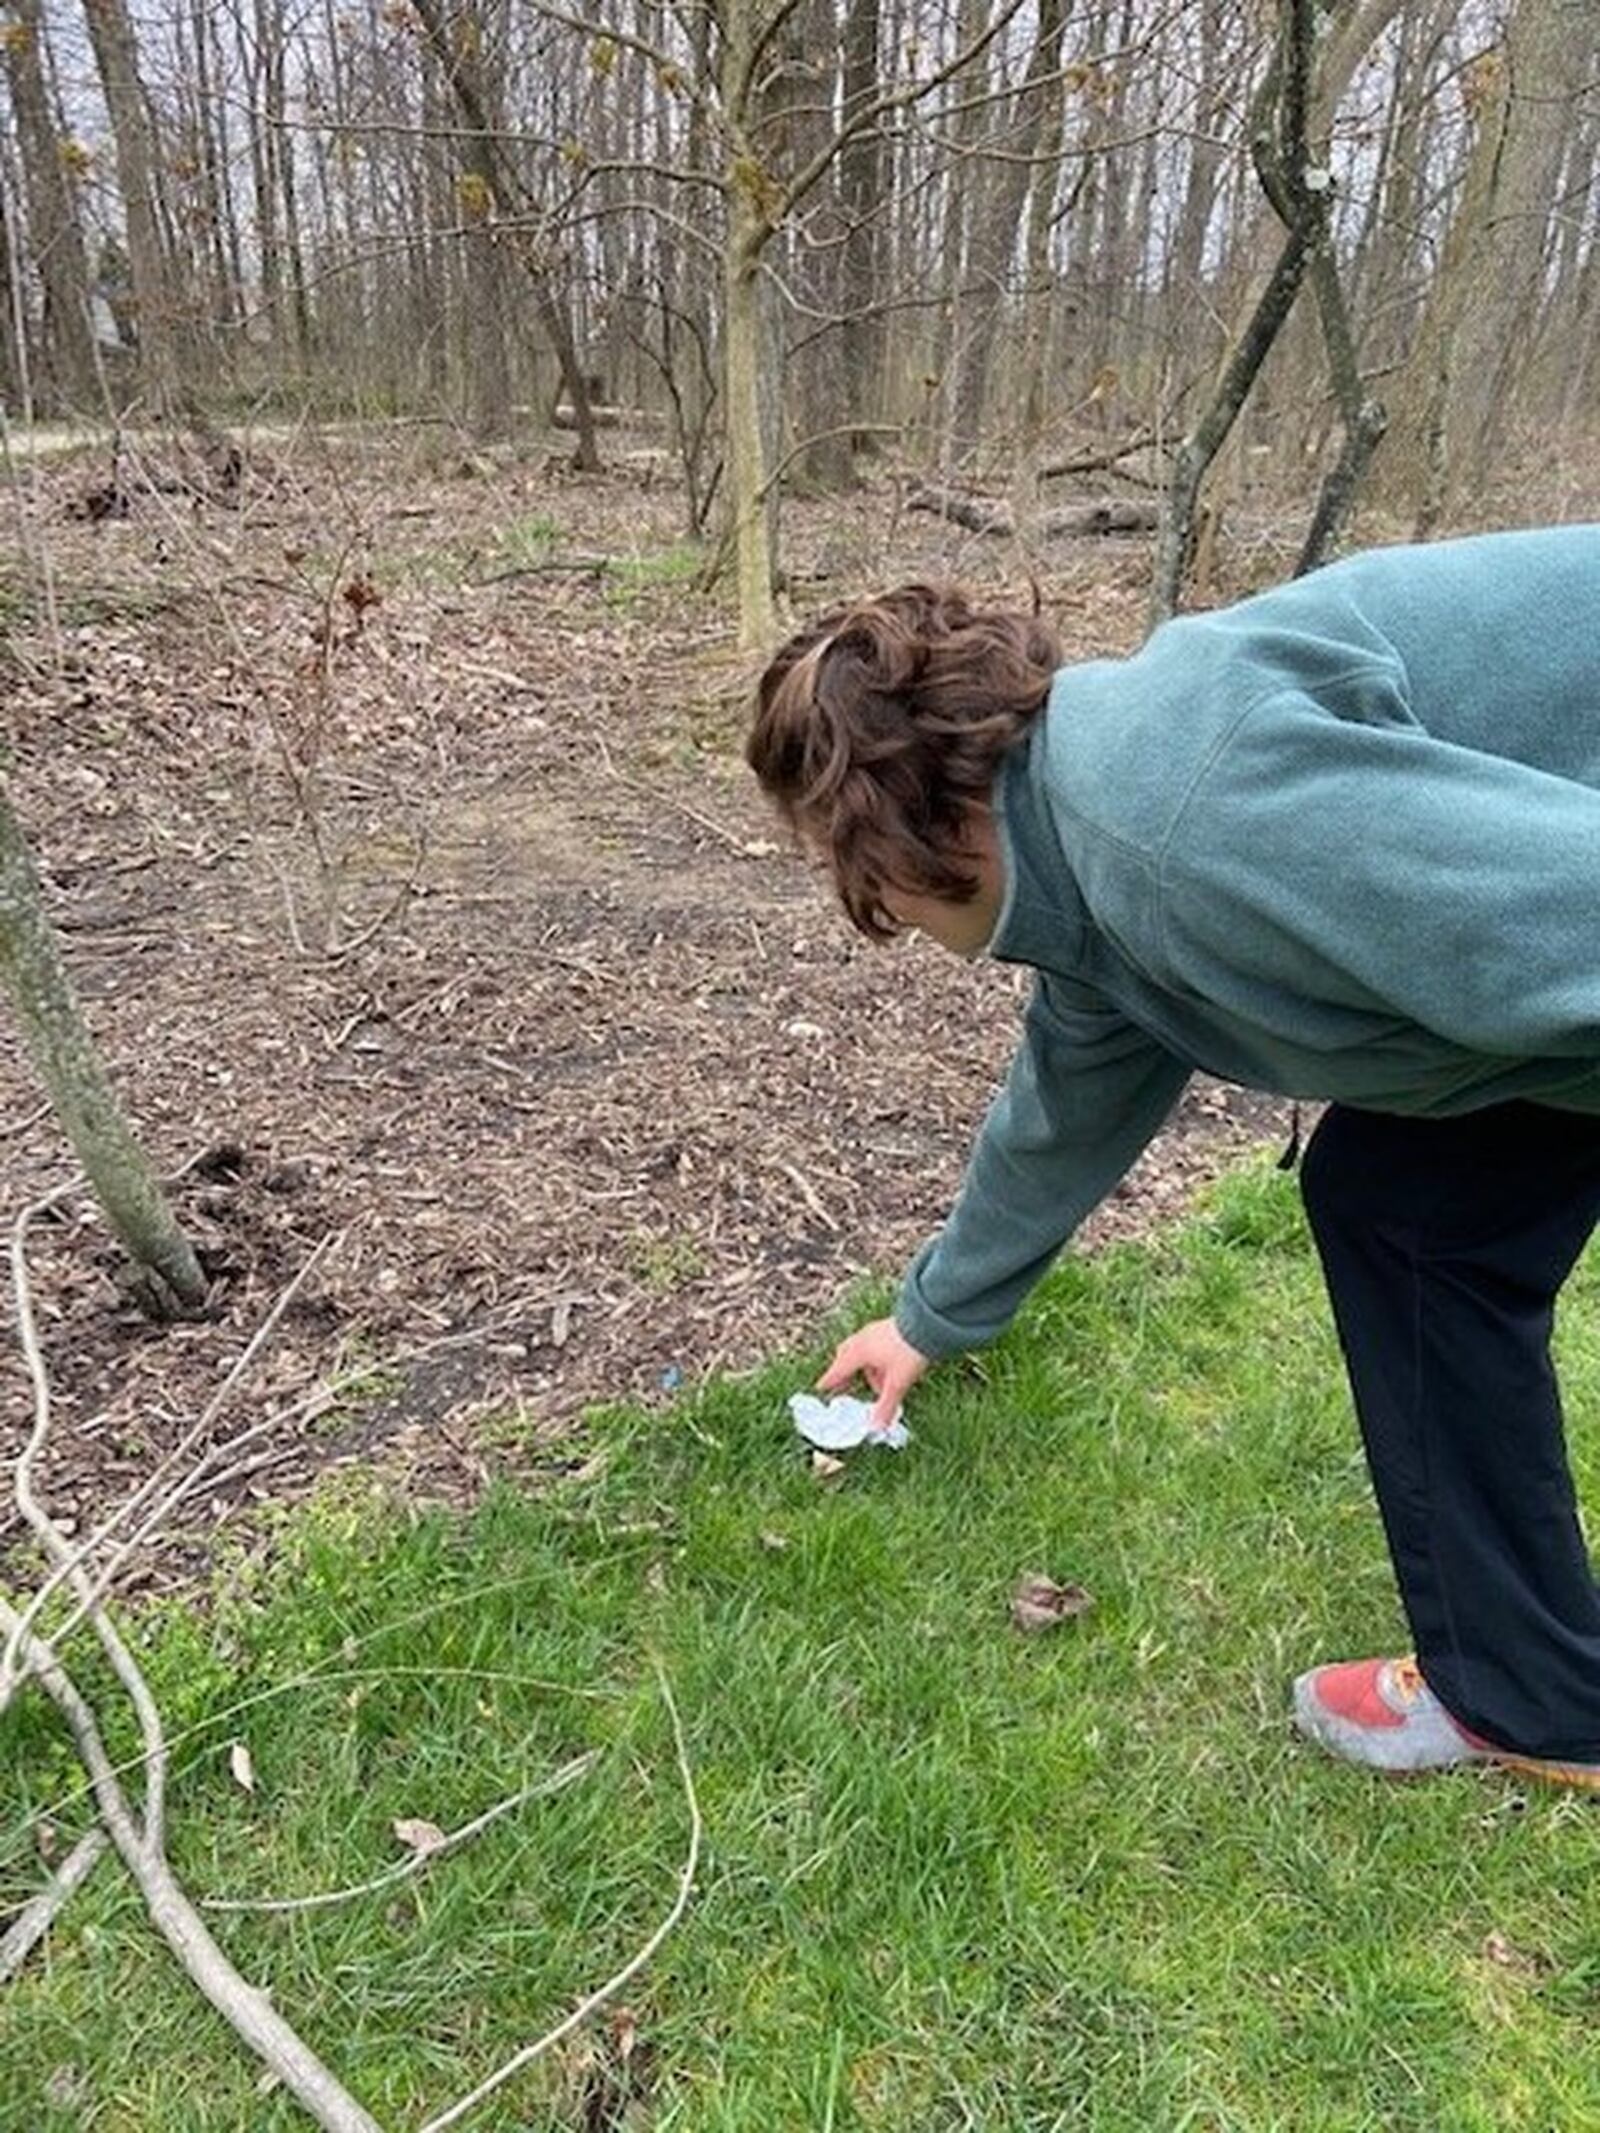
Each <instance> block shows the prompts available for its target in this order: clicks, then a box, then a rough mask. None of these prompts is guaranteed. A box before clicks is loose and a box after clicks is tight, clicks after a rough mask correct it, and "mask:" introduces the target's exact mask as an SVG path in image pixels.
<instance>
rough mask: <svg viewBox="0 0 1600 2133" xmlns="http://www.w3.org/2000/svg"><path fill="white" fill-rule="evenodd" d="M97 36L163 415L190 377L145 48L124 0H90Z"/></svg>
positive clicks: (155, 392)
mask: <svg viewBox="0 0 1600 2133" xmlns="http://www.w3.org/2000/svg"><path fill="white" fill-rule="evenodd" d="M84 14H85V16H86V17H87V19H88V24H89V41H90V43H91V44H92V45H93V47H94V57H95V66H96V68H97V69H98V71H99V75H100V85H101V88H102V89H103V90H104V92H105V99H106V109H107V111H108V112H109V113H110V115H111V129H112V132H113V134H114V136H115V138H116V147H117V183H118V186H119V188H120V190H121V193H122V210H123V214H124V216H125V217H126V221H127V231H128V264H129V268H130V270H131V272H132V275H133V300H134V305H135V308H136V312H137V319H138V333H139V375H140V379H141V381H142V383H143V385H144V389H145V391H146V393H147V394H148V395H149V397H150V399H151V401H152V402H153V404H154V406H155V407H156V409H157V410H158V412H159V413H160V414H162V415H163V416H166V415H170V414H171V413H172V412H173V411H174V410H175V408H176V407H177V405H178V402H179V399H180V396H181V392H182V387H183V384H184V379H183V377H182V374H181V372H182V366H181V364H180V360H179V343H180V336H179V330H178V318H177V313H176V308H175V305H174V300H173V290H172V282H171V276H170V274H169V272H168V260H167V255H166V252H165V250H164V248H163V245H162V240H161V224H160V219H159V214H158V209H157V203H156V191H155V180H156V173H155V144H154V141H153V139H152V136H151V128H150V117H149V110H148V107H147V105H146V103H145V97H144V88H143V84H142V83H141V81H140V79H139V51H138V45H137V44H136V42H135V40H134V34H133V24H132V21H131V20H130V18H129V15H128V10H127V7H126V5H125V4H124V0H84Z"/></svg>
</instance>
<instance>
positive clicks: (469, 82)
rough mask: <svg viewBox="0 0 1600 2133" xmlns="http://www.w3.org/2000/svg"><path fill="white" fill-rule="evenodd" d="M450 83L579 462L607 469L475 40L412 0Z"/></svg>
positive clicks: (469, 155) (439, 1)
mask: <svg viewBox="0 0 1600 2133" xmlns="http://www.w3.org/2000/svg"><path fill="white" fill-rule="evenodd" d="M411 4H412V6H413V7H414V8H415V10H416V13H417V18H418V20H419V21H420V22H421V24H422V26H423V29H424V31H425V32H426V34H427V38H428V43H429V46H430V47H431V49H432V51H433V55H434V58H435V59H436V60H437V62H438V64H439V66H440V68H441V70H442V72H443V73H444V76H445V79H446V80H447V81H448V82H449V84H450V87H451V90H452V91H453V93H454V95H455V100H456V103H457V105H458V107H459V109H460V112H461V116H462V118H463V119H464V120H465V121H466V123H467V126H468V128H469V129H470V130H469V132H468V133H467V134H466V136H465V137H464V138H463V140H462V142H461V160H462V167H463V169H464V171H465V172H466V174H467V176H468V177H469V178H470V179H473V180H475V181H476V184H477V185H479V186H481V187H482V188H483V190H484V192H485V194H486V196H487V198H488V199H489V200H490V201H491V202H492V204H493V207H494V211H495V213H496V215H497V216H499V217H500V218H501V219H502V220H503V221H505V222H507V223H508V224H510V225H512V229H513V236H512V241H513V243H514V244H515V247H516V253H517V258H518V261H519V262H520V264H521V266H522V268H523V270H524V272H525V273H526V274H527V277H528V281H529V284H530V285H531V287H532V290H533V300H534V307H535V310H536V311H537V313H538V318H539V323H540V325H541V326H542V327H543V328H544V330H545V333H546V335H547V337H548V339H549V341H550V345H551V347H552V348H553V349H554V351H555V357H556V363H557V365H558V367H559V369H560V372H561V385H562V390H563V392H564V393H565V395H566V399H567V404H568V406H569V407H570V408H571V409H572V412H573V418H574V421H575V424H576V427H577V435H578V444H577V449H576V451H575V452H574V453H573V455H572V456H573V464H574V466H576V467H579V468H581V469H582V470H583V471H584V472H586V473H591V474H593V473H597V472H598V471H599V468H600V448H599V446H598V445H597V443H596V442H595V433H594V424H593V423H592V422H591V421H590V419H589V399H590V394H589V384H588V379H587V377H586V376H585V373H584V368H583V365H582V363H580V362H579V360H578V351H577V347H576V344H575V342H574V340H573V336H572V322H571V319H570V318H569V317H568V315H567V313H566V312H565V311H564V310H563V309H562V306H561V305H560V304H559V303H558V302H557V300H556V296H555V292H554V290H553V289H552V288H551V285H550V275H549V270H548V267H547V265H546V263H545V262H544V261H543V260H542V259H540V258H539V257H538V256H537V244H538V239H537V238H536V237H535V236H533V235H531V234H527V233H523V232H521V231H519V230H517V229H516V225H517V224H518V223H520V222H522V221H524V220H526V217H527V215H528V213H529V211H530V210H531V208H532V202H531V201H530V200H529V199H528V198H527V194H526V188H525V187H524V186H523V184H522V181H521V179H520V178H519V176H518V174H517V172H516V169H515V167H514V166H513V165H512V163H511V162H510V160H509V158H508V156H507V154H506V150H505V148H504V146H503V144H502V143H501V141H500V140H499V138H498V137H497V135H496V133H495V130H494V128H493V127H492V126H491V125H490V122H489V110H490V105H489V97H488V93H487V90H486V88H485V85H484V82H483V79H482V73H481V69H480V67H479V64H478V60H477V55H476V51H475V48H474V44H473V40H472V37H471V36H470V35H468V34H464V33H463V31H462V27H461V25H460V24H459V23H452V22H451V21H449V20H447V18H446V16H445V11H444V6H443V0H411Z"/></svg>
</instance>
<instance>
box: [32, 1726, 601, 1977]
mask: <svg viewBox="0 0 1600 2133" xmlns="http://www.w3.org/2000/svg"><path fill="white" fill-rule="evenodd" d="M599 1760H600V1751H599V1749H598V1748H590V1749H589V1750H588V1751H587V1753H585V1754H583V1755H575V1756H574V1757H573V1758H572V1760H571V1762H570V1763H563V1764H562V1766H561V1768H560V1769H559V1770H557V1771H555V1772H553V1773H552V1775H551V1776H549V1777H543V1778H535V1779H534V1781H533V1783H532V1784H531V1785H524V1786H523V1787H522V1790H521V1791H520V1792H512V1793H508V1794H507V1795H506V1797H505V1798H504V1799H503V1800H496V1801H495V1803H494V1805H493V1806H492V1807H486V1808H485V1809H484V1811H483V1813H482V1814H480V1815H474V1816H473V1818H472V1820H471V1821H470V1822H463V1823H462V1824H461V1826H460V1828H459V1829H452V1830H449V1831H447V1832H446V1833H445V1835H444V1836H443V1837H441V1838H440V1840H439V1842H438V1843H437V1844H429V1845H425V1846H424V1847H423V1848H422V1849H421V1850H420V1851H417V1852H415V1853H413V1855H412V1856H411V1858H409V1859H402V1860H400V1862H399V1863H398V1864H397V1865H395V1866H391V1867H386V1868H385V1869H384V1871H383V1872H382V1873H381V1874H374V1875H373V1877H372V1879H371V1880H370V1881H358V1882H355V1883H354V1884H353V1885H352V1886H351V1887H350V1888H347V1889H327V1890H324V1891H322V1892H320V1893H319V1894H317V1895H315V1896H202V1897H201V1899H200V1908H201V1910H202V1911H279V1912H282V1911H325V1910H327V1909H328V1908H329V1906H330V1905H332V1904H336V1903H351V1902H353V1901H354V1899H355V1898H356V1897H357V1896H372V1895H375V1894H376V1893H377V1891H378V1890H379V1889H387V1888H392V1887H393V1886H394V1884H395V1883H396V1882H397V1881H405V1880H406V1879H407V1878H408V1877H409V1876H410V1875H412V1874H420V1873H421V1872H422V1869H423V1868H424V1867H425V1866H431V1865H432V1864H433V1862H434V1860H435V1859H442V1858H443V1857H444V1855H445V1853H446V1852H451V1851H454V1850H455V1848H456V1846H457V1845H459V1844H465V1843H466V1841H467V1839H468V1838H469V1837H475V1836H477V1835H478V1833H479V1831H480V1830H485V1829H487V1828H488V1827H489V1826H490V1824H491V1823H494V1822H498V1821H499V1820H500V1818H501V1816H502V1815H508V1814H510V1813H511V1811H512V1810H513V1808H517V1807H523V1806H525V1805H526V1804H527V1802H528V1801H529V1800H541V1799H544V1798H546V1797H547V1796H548V1795H549V1794H550V1793H553V1792H564V1791H565V1790H566V1788H567V1786H569V1785H571V1784H573V1783H575V1782H576V1781H577V1779H579V1778H581V1777H583V1776H585V1775H586V1774H587V1773H588V1772H589V1771H590V1770H592V1769H593V1768H594V1766H595V1764H596V1763H597V1762H598V1761H599ZM0 1952H3V1951H0ZM0 1975H4V1973H3V1972H0Z"/></svg>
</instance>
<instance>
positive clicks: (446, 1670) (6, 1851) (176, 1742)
mask: <svg viewBox="0 0 1600 2133" xmlns="http://www.w3.org/2000/svg"><path fill="white" fill-rule="evenodd" d="M527 1583H528V1573H527V1572H526V1571H524V1572H523V1573H522V1575H521V1576H520V1577H515V1578H499V1579H495V1580H494V1581H493V1582H492V1583H490V1584H487V1585H476V1586H470V1587H469V1588H468V1589H467V1591H466V1592H464V1593H453V1594H452V1595H451V1596H450V1598H449V1599H448V1600H445V1601H438V1602H435V1603H434V1604H433V1605H431V1606H429V1607H421V1608H418V1609H416V1611H415V1612H414V1613H412V1614H409V1615H403V1616H402V1617H401V1618H400V1620H399V1621H398V1622H385V1623H382V1624H380V1626H379V1627H378V1628H377V1629H369V1630H367V1631H366V1632H364V1634H363V1635H361V1636H359V1637H354V1638H352V1639H351V1640H350V1648H351V1649H353V1650H358V1649H359V1648H360V1647H361V1646H362V1645H364V1644H372V1643H375V1642H376V1641H377V1639H378V1638H380V1637H387V1636H391V1635H393V1634H394V1633H395V1632H396V1631H398V1630H402V1629H411V1628H414V1627H415V1626H416V1625H417V1623H419V1622H426V1621H430V1620H431V1619H432V1618H433V1617H434V1616H435V1615H436V1614H439V1613H442V1612H444V1611H445V1610H446V1609H449V1608H459V1607H474V1606H476V1605H477V1604H478V1602H479V1601H480V1600H485V1599H494V1598H497V1597H498V1596H499V1595H500V1594H502V1593H507V1592H520V1591H522V1590H523V1589H524V1588H525V1587H526V1585H527ZM413 1677H414V1678H416V1679H417V1680H419V1681H453V1680H458V1679H459V1680H464V1681H465V1680H471V1681H493V1682H503V1683H504V1684H505V1685H506V1686H507V1687H509V1688H521V1689H540V1690H543V1691H544V1692H545V1693H546V1694H547V1695H551V1696H580V1697H583V1698H585V1699H587V1700H589V1701H591V1702H595V1703H599V1702H601V1701H603V1700H604V1697H605V1694H606V1692H605V1691H604V1690H602V1689H579V1688H573V1687H572V1686H571V1685H570V1684H568V1683H567V1682H564V1681H548V1680H546V1679H545V1677H544V1676H543V1675H541V1674H518V1673H513V1672H510V1671H509V1670H507V1669H505V1668H502V1667H481V1666H383V1667H370V1666H340V1667H328V1666H310V1667H306V1668H304V1669H303V1670H302V1671H301V1672H300V1673H298V1674H291V1675H290V1676H289V1677H288V1679H287V1680H284V1681H276V1682H274V1683H273V1684H272V1686H271V1687H270V1688H266V1689H254V1690H252V1691H251V1693H250V1694H249V1695H248V1696H241V1697H239V1698H237V1699H236V1700H235V1701H234V1702H233V1703H231V1704H224V1706H223V1707H222V1709H221V1710H220V1711H213V1712H210V1713H209V1714H208V1715H207V1716H206V1717H205V1718H202V1719H197V1720H196V1721H195V1722H194V1723H193V1724H192V1725H188V1726H185V1727H184V1728H183V1730H182V1731H181V1732H180V1733H175V1734H173V1735H172V1736H171V1738H170V1739H169V1741H168V1743H167V1746H168V1749H169V1751H170V1750H171V1749H173V1748H181V1747H183V1746H185V1745H186V1744H187V1743H188V1742H189V1741H191V1740H193V1739H194V1737H195V1736H196V1734H200V1733H211V1732H215V1731H217V1730H218V1729H219V1728H221V1727H223V1726H225V1725H227V1724H228V1723H229V1721H230V1720H232V1719H237V1718H242V1717H243V1716H244V1714H245V1712H246V1711H254V1710H256V1709H258V1708H259V1707H260V1706H261V1705H262V1704H264V1703H271V1702H273V1701H274V1699H275V1698H277V1697H279V1696H288V1695H291V1694H292V1693H293V1692H294V1691H295V1690H296V1689H303V1688H308V1687H317V1686H321V1685H324V1684H327V1683H330V1682H339V1681H374V1680H378V1681H387V1680H391V1679H393V1680H401V1679H410V1678H413ZM142 1760H143V1758H142V1757H141V1756H138V1755H130V1756H127V1757H126V1758H125V1759H124V1760H123V1761H122V1762H120V1763H113V1764H112V1766H111V1767H112V1773H113V1775H114V1776H116V1777H119V1778H120V1777H123V1776H125V1775H126V1774H127V1772H128V1771H130V1770H137V1769H138V1768H139V1766H140V1763H141V1762H142ZM92 1791H93V1787H92V1786H91V1785H89V1784H87V1783H85V1784H82V1785H79V1786H78V1788H77V1790H76V1791H74V1792H68V1793H62V1794H61V1795H60V1796H59V1797H58V1798H56V1799H54V1800H52V1801H50V1802H49V1803H48V1805H46V1806H45V1807H44V1808H43V1809H42V1810H41V1812H42V1813H43V1814H44V1815H45V1816H46V1817H48V1818H49V1819H50V1820H52V1821H54V1820H56V1819H58V1818H59V1817H60V1816H62V1815H64V1814H66V1813H67V1812H68V1811H69V1810H70V1809H72V1808H75V1807H78V1806H80V1805H81V1804H82V1802H83V1801H84V1800H85V1799H86V1798H88V1796H89V1794H90V1793H91V1792H92ZM18 1827H19V1825H16V1824H13V1826H12V1828H11V1830H9V1831H7V1832H6V1833H5V1834H4V1835H0V1866H3V1865H5V1864H6V1863H7V1861H9V1860H11V1859H13V1858H15V1856H16V1853H17V1844H16V1841H15V1839H16V1835H17V1829H18Z"/></svg>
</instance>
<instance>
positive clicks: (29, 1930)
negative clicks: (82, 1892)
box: [0, 1822, 106, 1985]
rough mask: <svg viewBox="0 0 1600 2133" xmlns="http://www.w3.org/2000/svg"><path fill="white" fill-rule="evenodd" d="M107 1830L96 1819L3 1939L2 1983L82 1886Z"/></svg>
mask: <svg viewBox="0 0 1600 2133" xmlns="http://www.w3.org/2000/svg"><path fill="white" fill-rule="evenodd" d="M105 1848H106V1833H105V1831H104V1830H103V1829H102V1828H101V1827H100V1825H99V1823H98V1822H97V1823H96V1824H95V1826H94V1827H93V1829H89V1830H86V1831H85V1832H84V1834H83V1835H82V1836H81V1837H80V1838H79V1839H78V1841H77V1843H76V1844H75V1845H74V1846H73V1847H72V1849H71V1851H70V1852H68V1854H67V1856H66V1857H65V1859H63V1860H62V1862H61V1864H60V1866H59V1867H58V1868H57V1869H56V1871H55V1873H54V1874H53V1875H52V1876H51V1879H50V1885H49V1887H48V1888H44V1889H41V1890H40V1891H39V1893H38V1895H37V1896H33V1897H30V1898H29V1900H28V1901H27V1902H26V1903H25V1904H24V1905H23V1906H22V1909H21V1910H20V1911H19V1912H18V1913H17V1915H16V1917H15V1918H14V1919H13V1920H12V1921H11V1924H10V1925H9V1927H8V1928H7V1929H6V1934H5V1938H4V1939H3V1940H0V1985H3V1984H5V1983H6V1982H7V1980H8V1979H10V1978H12V1977H15V1975H16V1973H17V1972H18V1971H19V1970H20V1969H21V1968H22V1966H23V1964H24V1963H25V1962H26V1961H27V1960H28V1957H29V1956H30V1955H31V1954H32V1953H33V1951H34V1949H35V1948H36V1947H37V1946H38V1944H39V1942H40V1941H42V1940H43V1939H44V1937H45V1935H46V1934H47V1933H48V1932H49V1930H50V1928H51V1925H52V1924H53V1923H54V1920H55V1916H56V1913H57V1912H58V1911H59V1910H61V1908H62V1906H63V1905H64V1904H65V1903H66V1901H67V1899H68V1898H69V1897H70V1896H71V1895H72V1894H73V1893H74V1891H75V1890H77V1889H79V1888H81V1887H82V1886H83V1884H84V1882H85V1881H87V1880H88V1878H89V1876H90V1874H91V1873H92V1872H93V1870H94V1867H95V1864H96V1862H97V1861H98V1859H99V1858H100V1855H101V1853H102V1852H103V1851H104V1850H105Z"/></svg>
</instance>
